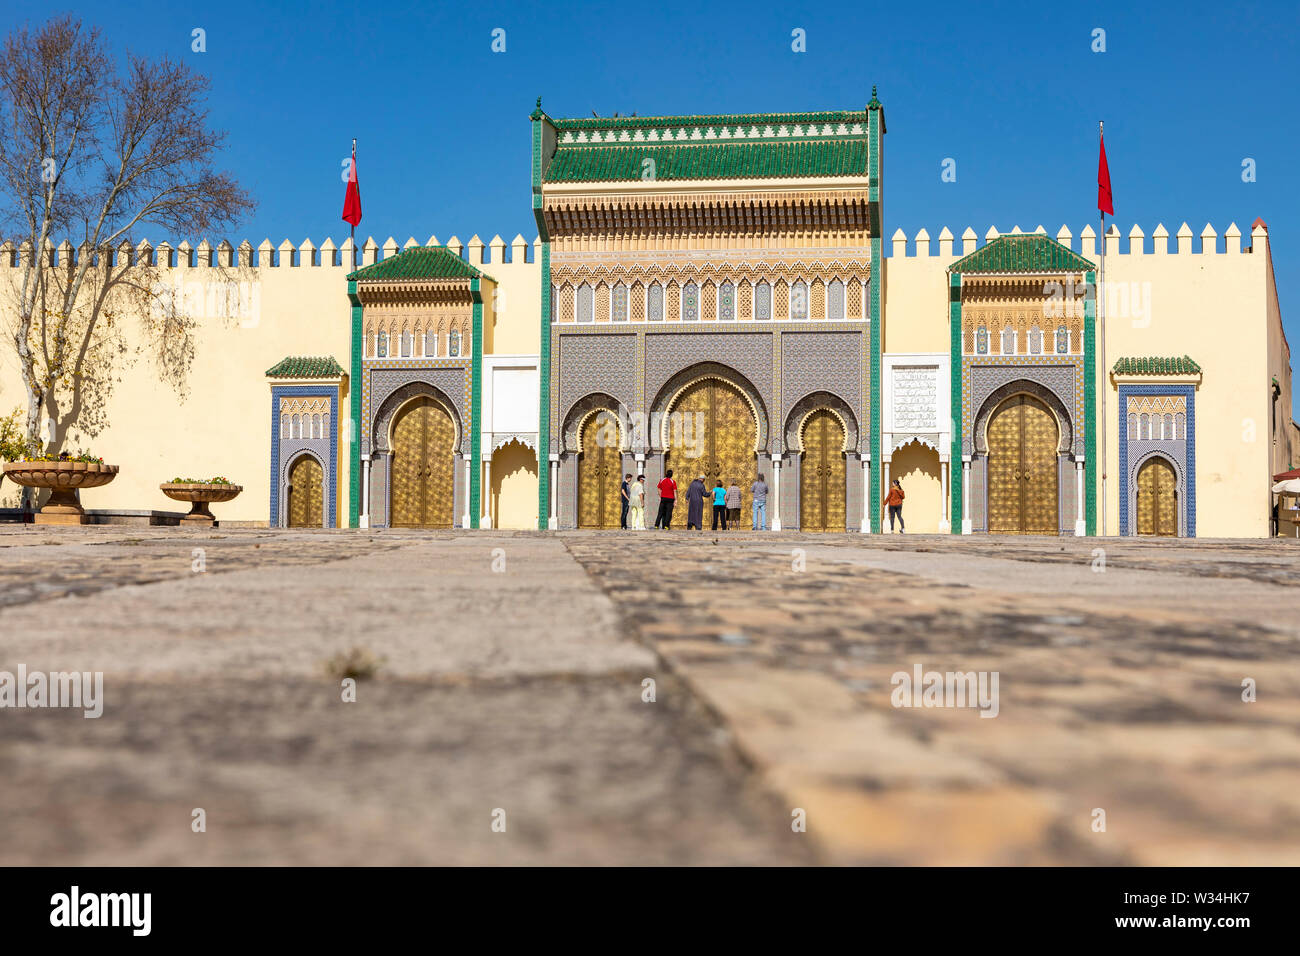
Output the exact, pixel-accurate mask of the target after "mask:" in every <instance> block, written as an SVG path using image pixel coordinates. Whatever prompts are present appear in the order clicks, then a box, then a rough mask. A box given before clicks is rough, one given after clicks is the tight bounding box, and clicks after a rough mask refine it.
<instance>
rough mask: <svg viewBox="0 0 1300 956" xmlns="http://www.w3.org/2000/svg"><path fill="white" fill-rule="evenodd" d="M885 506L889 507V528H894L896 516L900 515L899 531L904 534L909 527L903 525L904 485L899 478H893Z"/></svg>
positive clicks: (891, 529)
mask: <svg viewBox="0 0 1300 956" xmlns="http://www.w3.org/2000/svg"><path fill="white" fill-rule="evenodd" d="M885 506H886V507H887V508H888V509H889V530H890V531H891V532H892V531H893V530H894V517H895V516H897V517H898V533H899V534H903V533H904V532H905V531H906V530H907V529H906V528H904V527H903V486H902V485H901V484H899V481H898V479H897V478H895V479H894V480H893V482H892V483H891V485H890V489H889V497H887V498H886V499H885Z"/></svg>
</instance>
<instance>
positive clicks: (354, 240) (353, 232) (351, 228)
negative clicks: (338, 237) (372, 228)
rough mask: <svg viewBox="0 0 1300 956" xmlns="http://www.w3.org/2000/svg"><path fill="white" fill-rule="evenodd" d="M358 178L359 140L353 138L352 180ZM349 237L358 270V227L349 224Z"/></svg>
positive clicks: (353, 260) (353, 263)
mask: <svg viewBox="0 0 1300 956" xmlns="http://www.w3.org/2000/svg"><path fill="white" fill-rule="evenodd" d="M356 176H357V138H356V137H355V136H354V137H352V178H353V179H356ZM348 227H349V229H348V236H349V237H350V238H351V240H352V268H353V270H354V271H355V269H356V268H357V227H356V226H355V225H354V224H353V223H348Z"/></svg>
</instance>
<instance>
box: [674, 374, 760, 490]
mask: <svg viewBox="0 0 1300 956" xmlns="http://www.w3.org/2000/svg"><path fill="white" fill-rule="evenodd" d="M672 412H673V414H672V415H671V416H670V417H669V420H668V457H667V464H666V466H665V467H667V468H671V469H673V477H674V478H676V479H677V484H678V486H679V487H681V488H683V489H685V488H686V487H687V486H688V485H689V484H690V483H691V480H692V479H694V478H699V477H700V476H703V477H704V484H705V486H706V487H707V488H708V489H709V490H710V491H712V489H713V487H714V485H715V484H716V483H717V482H719V481H721V482H722V484H723V486H724V487H730V486H731V484H732V482H735V483H736V484H738V485H739V486H740V488H741V491H742V492H744V493H746V494H748V491H749V488H750V486H751V485H752V484H753V483H754V481H755V480H756V479H757V478H758V463H757V458H756V457H755V455H754V448H755V446H756V445H757V444H758V423H757V422H756V421H754V413H753V412H752V411H750V408H749V403H748V402H747V401H745V397H744V396H743V395H742V394H741V393H740V390H739V389H737V388H736V387H735V386H734V385H729V384H728V383H726V382H723V381H720V380H718V379H712V378H707V379H700V380H699V381H698V382H695V383H693V384H692V385H690V386H688V387H687V389H686V390H685V391H684V392H682V394H681V395H680V396H679V397H678V399H677V403H676V404H675V405H674V406H673V409H672Z"/></svg>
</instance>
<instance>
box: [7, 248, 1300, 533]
mask: <svg viewBox="0 0 1300 956" xmlns="http://www.w3.org/2000/svg"><path fill="white" fill-rule="evenodd" d="M1162 232H1163V230H1159V229H1158V230H1157V232H1156V235H1155V236H1153V237H1147V238H1142V237H1141V234H1140V232H1137V231H1136V227H1135V230H1133V231H1131V234H1130V236H1128V237H1125V238H1124V239H1123V240H1121V238H1120V236H1119V235H1118V232H1115V233H1114V234H1113V235H1112V236H1111V237H1110V238H1109V239H1108V243H1109V244H1108V252H1107V256H1106V270H1107V276H1106V278H1107V288H1108V290H1109V299H1110V308H1109V311H1108V318H1107V324H1106V327H1107V335H1106V355H1105V361H1104V363H1103V362H1101V361H1099V362H1098V382H1097V385H1098V389H1099V393H1100V390H1101V389H1102V388H1105V389H1106V393H1105V394H1106V409H1105V428H1104V433H1105V441H1106V450H1107V453H1106V461H1107V469H1108V472H1109V475H1108V478H1107V481H1106V483H1105V484H1106V498H1107V502H1106V516H1107V530H1108V531H1109V532H1110V533H1111V534H1114V533H1115V532H1116V531H1117V526H1118V514H1119V481H1118V463H1119V451H1118V441H1119V433H1118V427H1117V422H1118V410H1117V406H1116V403H1117V400H1118V393H1117V391H1116V388H1115V384H1114V383H1113V382H1112V381H1111V377H1110V375H1109V373H1108V369H1109V367H1110V366H1112V365H1113V364H1114V361H1115V359H1117V358H1118V357H1120V356H1124V355H1130V356H1144V355H1160V356H1178V355H1183V354H1186V355H1189V356H1191V358H1192V359H1194V360H1195V361H1196V362H1198V363H1199V364H1200V366H1201V368H1202V370H1203V377H1202V380H1201V381H1200V383H1199V387H1198V389H1197V392H1196V443H1197V455H1196V459H1197V534H1198V536H1202V537H1217V536H1231V537H1243V536H1244V537H1262V536H1265V535H1267V533H1268V515H1269V509H1270V507H1271V501H1272V498H1271V494H1270V491H1269V486H1270V483H1271V482H1270V477H1271V475H1272V474H1273V473H1274V472H1277V471H1282V470H1284V469H1285V468H1287V467H1288V466H1289V465H1290V464H1292V463H1295V464H1297V465H1300V432H1298V431H1297V429H1296V428H1295V427H1294V426H1293V425H1292V422H1291V372H1290V353H1289V349H1288V347H1287V344H1286V339H1285V336H1284V334H1283V332H1282V325H1281V316H1280V310H1279V306H1278V301H1277V294H1276V289H1275V287H1274V282H1273V273H1272V264H1271V261H1270V258H1269V256H1268V236H1267V232H1266V230H1265V229H1263V228H1262V227H1258V228H1256V229H1255V230H1254V233H1253V235H1251V236H1245V237H1242V236H1240V235H1238V234H1237V230H1236V229H1235V227H1230V228H1229V230H1228V232H1227V234H1226V235H1223V236H1218V237H1215V236H1214V235H1213V233H1212V231H1211V232H1210V233H1209V234H1208V235H1206V236H1205V237H1194V236H1193V235H1192V233H1191V230H1190V229H1188V228H1186V227H1184V228H1182V229H1180V230H1179V235H1177V236H1170V237H1167V238H1166V237H1165V236H1164V235H1161V233H1162ZM992 234H994V233H992V231H991V230H990V235H992ZM985 238H987V236H986V237H985ZM1057 238H1058V239H1059V240H1061V241H1063V242H1065V243H1066V244H1067V245H1070V246H1071V248H1073V249H1075V251H1077V252H1079V253H1080V254H1082V255H1083V256H1085V257H1086V258H1088V259H1091V260H1092V261H1094V262H1099V257H1098V249H1097V248H1096V245H1097V244H1096V240H1095V235H1094V234H1093V232H1092V229H1091V228H1085V230H1083V232H1082V234H1081V236H1080V238H1079V239H1077V240H1075V239H1072V238H1071V235H1070V234H1069V233H1068V232H1066V231H1064V230H1062V231H1061V232H1060V233H1058V235H1057ZM1243 239H1245V244H1244V245H1246V246H1247V247H1248V248H1253V251H1247V248H1243V242H1242V240H1243ZM430 241H431V242H436V241H437V240H436V239H431V240H430ZM1121 242H1122V244H1123V248H1122V249H1121V248H1120V247H1121ZM413 244H415V243H414V240H410V241H408V243H407V245H408V246H409V245H413ZM447 245H448V247H449V248H452V249H453V250H454V251H456V252H457V253H458V254H459V253H460V252H461V244H460V243H459V242H458V241H456V240H454V239H453V240H449V241H448V243H447ZM533 245H534V249H533V252H534V254H535V255H534V259H536V258H537V256H536V253H537V252H538V251H539V245H538V244H537V243H534V244H533ZM888 245H889V246H890V247H891V252H892V254H891V255H889V256H887V257H886V258H885V259H884V261H883V262H882V263H881V266H882V272H883V283H884V285H883V290H884V300H883V302H884V305H883V317H884V328H883V330H882V340H883V343H884V350H885V351H886V352H887V353H901V352H909V353H910V352H946V351H947V349H948V328H947V321H948V320H947V312H948V310H947V292H946V290H947V274H946V269H947V267H948V266H949V265H951V263H952V262H953V261H954V260H955V259H956V258H957V257H959V256H960V255H963V254H965V253H967V252H971V251H974V249H975V248H976V247H977V245H978V241H977V239H976V235H975V233H974V232H972V231H971V230H966V232H965V233H964V234H963V236H962V237H961V238H958V239H954V238H953V237H952V236H951V234H950V233H948V232H947V230H944V232H942V233H940V235H939V237H938V239H937V240H931V238H930V237H929V235H928V233H926V232H925V231H924V230H922V231H921V233H919V234H918V235H917V236H916V237H914V240H913V241H912V242H910V243H909V240H908V239H907V237H906V236H904V235H903V234H902V233H901V232H898V233H895V235H894V236H893V237H892V239H891V241H890V243H889V244H888ZM1166 245H1167V246H1168V249H1167V251H1163V247H1164V246H1166ZM468 246H469V248H468V249H467V250H465V251H466V253H467V255H466V258H467V259H468V261H469V262H471V263H472V264H474V265H476V266H478V267H480V268H482V269H483V270H484V271H485V272H487V273H488V274H489V275H490V276H492V277H493V279H495V280H496V289H495V295H494V301H493V303H490V304H488V307H487V308H485V310H484V312H485V317H486V320H487V321H486V328H485V332H484V346H485V352H486V353H487V354H489V355H521V356H535V355H536V354H537V352H538V351H539V348H540V341H539V336H540V329H539V325H538V319H537V316H538V307H539V303H540V268H539V267H538V264H537V262H536V261H534V262H528V261H527V252H528V250H527V243H526V242H525V241H524V240H523V238H522V237H516V239H515V241H514V242H512V243H511V249H510V253H511V259H512V261H511V262H505V261H504V260H505V248H504V247H505V243H504V242H502V241H501V240H500V239H499V238H494V239H493V241H492V242H490V243H488V244H486V246H485V245H484V244H483V243H482V242H480V241H478V240H477V237H475V238H474V239H471V240H470V242H469V243H468ZM1193 246H1195V247H1196V248H1195V249H1193ZM909 247H910V248H909ZM398 248H399V247H398V246H397V243H396V242H394V241H393V240H391V239H390V240H389V241H388V242H387V243H385V244H384V247H383V250H382V251H383V253H384V255H385V256H386V255H391V254H394V253H395V252H397V251H398ZM313 250H315V258H317V259H318V260H319V261H320V262H321V264H319V265H312V264H309V263H310V262H311V261H312V260H313ZM327 250H328V251H327ZM1138 250H1141V251H1138ZM271 253H272V248H271V245H270V243H269V242H264V243H263V244H262V245H261V247H259V249H258V250H257V261H258V262H259V265H257V266H248V267H247V268H246V269H244V270H239V269H236V270H235V271H234V272H232V273H231V274H230V278H232V279H234V280H236V281H241V280H242V281H248V282H251V283H253V288H255V289H256V290H257V294H256V299H255V302H256V309H255V311H254V313H253V314H251V315H246V316H244V317H242V318H241V317H240V316H233V317H229V318H227V317H222V316H220V315H214V314H205V315H203V316H202V317H201V318H200V320H199V323H198V328H197V332H196V337H195V356H194V361H193V364H192V366H191V368H190V372H189V375H188V379H187V394H186V395H184V396H183V397H181V396H178V395H176V394H175V393H174V392H173V391H172V390H171V389H170V388H169V387H168V386H166V385H164V384H163V383H161V382H160V381H158V378H157V376H156V374H155V373H154V371H153V368H152V360H151V359H150V358H149V357H147V356H145V355H140V356H136V357H135V358H134V359H133V364H132V365H130V366H127V367H124V368H122V370H121V381H119V382H117V383H116V385H115V387H114V390H113V394H112V396H111V398H110V401H109V404H108V416H107V417H108V426H107V427H106V428H105V429H104V431H103V432H101V433H100V434H98V435H95V436H78V437H74V438H73V440H72V441H71V442H70V443H69V447H73V448H76V447H79V446H84V447H86V448H89V449H91V450H93V451H94V452H95V453H96V454H100V455H103V456H104V458H105V460H106V461H109V462H111V463H116V464H119V465H121V466H122V471H121V473H120V474H119V475H118V478H117V479H116V480H115V481H114V482H113V483H111V484H109V485H107V486H105V487H103V488H98V489H95V490H93V491H91V492H88V493H87V494H86V500H85V504H86V506H87V507H89V508H92V509H154V510H166V511H177V510H183V509H182V506H180V505H178V504H177V503H175V502H172V501H170V500H169V499H167V498H166V497H165V496H164V495H163V494H162V492H160V491H159V490H158V483H159V482H161V481H166V480H168V479H170V478H172V477H174V476H178V475H179V476H181V477H207V476H212V475H217V474H220V475H225V476H227V477H229V478H230V479H232V480H234V481H236V482H239V483H240V484H242V485H243V486H244V489H245V490H244V493H243V494H242V495H240V496H239V497H238V498H236V499H235V500H234V501H232V502H230V503H228V504H225V505H222V506H220V508H219V515H220V517H222V518H224V519H225V520H226V521H228V522H231V523H234V522H251V523H264V522H266V521H267V520H268V517H269V500H270V474H269V471H270V441H271V436H270V425H271V420H270V384H271V383H269V382H268V381H267V379H266V377H265V372H266V370H267V369H268V368H270V367H271V366H272V365H274V364H275V363H276V362H278V361H279V360H280V359H282V358H284V357H285V356H289V355H312V356H325V355H329V356H333V357H334V359H335V360H336V361H337V362H338V363H339V365H340V366H342V367H343V368H344V369H345V370H346V369H348V368H349V364H350V309H349V304H348V300H347V295H346V288H347V284H346V279H345V278H344V277H345V276H346V274H347V273H348V272H349V271H350V269H351V266H350V265H349V266H344V265H342V264H339V265H333V264H329V263H330V261H331V260H332V258H333V247H332V246H327V249H316V247H314V246H312V245H311V244H310V243H305V244H304V245H303V246H302V247H300V248H299V250H298V253H297V255H296V256H295V255H294V254H293V253H294V249H293V247H292V246H291V245H289V244H288V243H282V244H281V246H280V247H279V249H278V257H274V258H273V256H272V255H271ZM237 255H238V256H239V258H240V259H242V260H244V261H251V256H252V250H251V247H245V249H244V250H242V251H241V253H238V254H237ZM379 255H380V247H379V246H378V245H377V244H376V243H375V242H374V241H373V240H369V241H368V242H367V243H366V244H365V246H364V247H363V250H362V252H361V253H360V255H359V257H358V259H359V262H360V264H367V263H369V262H373V261H376V259H377V258H379ZM340 258H341V261H345V262H350V259H351V255H350V252H347V251H346V250H345V251H343V252H342V253H341V254H340ZM277 259H278V261H276V260H277ZM295 259H296V260H297V264H295ZM5 272H10V274H11V275H13V274H14V273H16V270H12V271H11V270H9V269H7V268H6V267H3V266H0V281H4V280H5V276H4V273H5ZM160 277H161V278H162V279H163V281H172V282H175V281H177V280H179V282H180V283H182V284H187V283H191V282H198V283H210V282H211V281H212V280H213V279H218V278H222V279H224V276H221V274H220V273H218V272H217V270H215V269H212V268H203V267H199V266H187V267H181V266H177V267H174V268H169V269H164V270H161V275H160ZM1121 289H1126V290H1127V294H1126V295H1124V294H1120V292H1119V290H1121ZM205 311H206V310H205ZM127 328H128V329H129V330H130V331H129V333H128V339H130V338H131V335H132V334H134V326H133V323H127ZM130 344H131V345H135V344H137V343H136V342H134V341H131V342H130ZM1273 378H1276V379H1277V380H1278V383H1279V387H1280V388H1281V395H1280V396H1279V398H1278V401H1277V424H1276V431H1274V425H1273V419H1272V413H1273V402H1272V396H1271V382H1272V379H1273ZM1147 381H1154V382H1160V381H1164V380H1163V379H1149V380H1147ZM286 383H287V382H286ZM349 387H350V383H349V382H348V381H347V379H346V378H345V380H344V383H343V387H342V394H341V396H340V400H341V403H342V409H343V410H344V411H346V409H347V408H348V399H349V397H348V391H347V390H348V388H349ZM24 404H25V398H24V394H23V389H22V383H21V380H20V378H19V376H18V372H17V369H16V367H15V365H14V360H13V358H12V356H8V357H7V358H6V360H5V364H4V365H3V366H2V367H0V412H3V413H7V412H8V411H10V410H12V409H13V408H15V407H19V406H23V405H24ZM346 422H347V416H346V414H341V415H340V422H339V427H340V462H341V474H340V475H339V481H338V488H339V499H338V513H339V515H341V516H346V515H347V514H348V512H349V504H350V503H349V501H348V490H349V482H348V480H347V478H348V475H347V469H346V462H347V457H346V451H345V449H346V440H345V439H346V437H347V436H346V434H345V432H346V428H347V424H346ZM74 435H75V430H74ZM525 452H526V450H525ZM496 456H500V457H499V458H497V457H496ZM496 456H494V468H493V474H492V486H493V493H494V495H495V499H494V508H495V510H496V515H497V523H498V525H499V526H500V527H535V520H536V513H537V500H536V499H537V476H536V472H535V470H531V471H530V470H529V462H527V461H524V460H523V459H524V458H527V457H528V456H527V454H526V453H525V454H521V452H520V451H519V449H518V448H515V447H513V446H511V447H510V448H508V449H500V450H498V451H497V453H496ZM899 456H900V458H902V461H900V462H899V463H898V464H899V465H900V466H902V465H906V466H907V469H908V473H909V474H910V473H912V472H917V478H918V479H919V482H912V483H910V485H909V487H911V488H913V489H914V490H913V491H910V492H909V497H908V505H909V506H910V507H909V508H908V509H907V514H908V517H909V518H910V519H911V522H912V524H913V528H914V530H917V531H921V530H935V528H932V527H930V525H935V526H936V527H937V521H938V518H937V515H938V511H939V508H938V499H937V497H936V496H937V494H938V487H939V486H938V481H939V477H938V470H937V462H933V463H931V462H930V459H929V456H921V457H922V458H923V459H924V460H923V461H921V460H920V459H918V462H919V463H918V462H912V463H909V460H908V459H907V450H900V452H899ZM913 457H914V458H915V457H917V456H916V455H913ZM932 464H933V474H930V472H929V469H930V468H931V465H932ZM535 467H536V466H535V464H534V465H533V468H535ZM894 473H895V474H897V471H895V472H894ZM932 497H933V498H934V501H933V502H932V501H931V500H930V499H931V498H932ZM16 504H17V488H16V487H15V486H14V485H13V484H12V483H10V482H5V483H3V484H2V485H0V506H6V507H12V506H14V505H16ZM931 512H933V515H931Z"/></svg>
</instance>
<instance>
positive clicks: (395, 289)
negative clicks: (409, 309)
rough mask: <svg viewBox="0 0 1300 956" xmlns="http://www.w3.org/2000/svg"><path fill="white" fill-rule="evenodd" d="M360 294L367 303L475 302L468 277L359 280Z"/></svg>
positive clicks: (451, 303) (430, 303) (466, 303)
mask: <svg viewBox="0 0 1300 956" xmlns="http://www.w3.org/2000/svg"><path fill="white" fill-rule="evenodd" d="M356 294H357V298H358V299H359V300H360V301H361V304H362V305H363V306H374V305H426V304H427V305H465V306H471V305H473V303H474V298H473V294H472V293H471V291H470V288H469V280H468V279H450V280H448V279H440V280H428V279H421V280H412V281H409V282H408V281H396V282H370V283H358V287H357V293H356Z"/></svg>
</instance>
